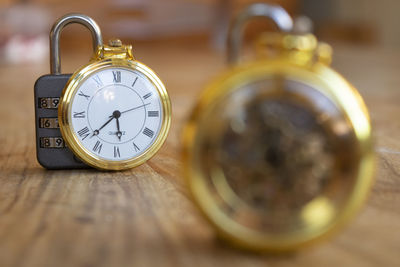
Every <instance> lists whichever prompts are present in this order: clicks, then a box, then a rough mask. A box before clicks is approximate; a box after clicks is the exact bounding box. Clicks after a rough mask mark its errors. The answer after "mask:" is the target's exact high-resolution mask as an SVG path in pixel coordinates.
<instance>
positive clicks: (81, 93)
mask: <svg viewBox="0 0 400 267" xmlns="http://www.w3.org/2000/svg"><path fill="white" fill-rule="evenodd" d="M78 95H80V96H83V97H84V98H86V99H87V100H89V98H90V96H88V95H85V94H84V93H83V92H82V91H79V94H78Z"/></svg>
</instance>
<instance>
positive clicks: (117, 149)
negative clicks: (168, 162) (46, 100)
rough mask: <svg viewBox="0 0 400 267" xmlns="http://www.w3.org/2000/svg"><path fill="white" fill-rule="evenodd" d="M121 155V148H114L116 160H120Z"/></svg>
mask: <svg viewBox="0 0 400 267" xmlns="http://www.w3.org/2000/svg"><path fill="white" fill-rule="evenodd" d="M120 157H121V154H120V153H119V147H117V146H114V158H120Z"/></svg>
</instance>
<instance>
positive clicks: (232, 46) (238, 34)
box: [227, 3, 293, 64]
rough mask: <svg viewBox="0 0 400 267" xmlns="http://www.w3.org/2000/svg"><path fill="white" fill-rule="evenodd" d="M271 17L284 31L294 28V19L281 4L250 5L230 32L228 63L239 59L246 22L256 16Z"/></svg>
mask: <svg viewBox="0 0 400 267" xmlns="http://www.w3.org/2000/svg"><path fill="white" fill-rule="evenodd" d="M260 17H261V18H268V19H271V20H272V21H273V22H275V24H276V25H277V26H278V28H279V30H281V31H283V32H291V31H292V30H293V20H292V18H291V17H290V15H289V14H288V13H287V12H286V10H285V9H283V8H282V7H280V6H277V5H270V4H266V3H256V4H252V5H249V6H248V7H247V8H246V9H245V10H243V11H242V12H241V13H240V14H239V15H238V16H237V17H236V18H235V20H234V21H233V23H232V25H231V28H230V31H229V34H228V44H227V45H228V63H229V64H235V63H237V62H238V61H239V53H240V50H241V46H242V41H243V40H242V38H243V31H244V26H245V24H246V22H248V21H249V20H251V19H254V18H260Z"/></svg>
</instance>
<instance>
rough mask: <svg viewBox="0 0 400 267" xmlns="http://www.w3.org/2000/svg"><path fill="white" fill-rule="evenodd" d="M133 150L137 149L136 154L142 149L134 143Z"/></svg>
mask: <svg viewBox="0 0 400 267" xmlns="http://www.w3.org/2000/svg"><path fill="white" fill-rule="evenodd" d="M133 148H134V149H135V152H138V151H140V148H139V147H138V146H137V145H136V144H135V142H133Z"/></svg>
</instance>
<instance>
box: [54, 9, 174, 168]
mask: <svg viewBox="0 0 400 267" xmlns="http://www.w3.org/2000/svg"><path fill="white" fill-rule="evenodd" d="M82 18H83V19H86V21H87V20H88V18H87V17H86V16H83V17H82V15H69V16H67V17H65V18H63V19H61V20H60V23H58V24H57V25H58V27H59V28H57V33H58V35H59V32H60V31H61V29H62V27H63V26H64V25H67V24H68V22H69V21H70V22H74V21H76V20H77V19H79V20H80V21H78V22H79V23H82ZM90 22H91V26H92V28H93V27H95V28H98V26H97V24H95V22H94V21H92V20H90ZM93 25H95V26H93ZM92 33H93V32H92ZM58 35H57V38H56V41H57V42H58ZM57 55H58V52H57ZM58 57H59V56H58ZM56 63H57V64H58V65H57V66H59V61H56ZM58 121H59V124H60V131H61V134H62V136H63V138H64V140H65V143H66V145H67V147H68V148H69V149H70V150H71V151H72V152H73V153H74V154H75V155H76V156H77V157H78V158H79V159H81V160H82V161H83V162H84V163H86V164H88V165H90V166H92V167H95V168H99V169H105V170H122V169H128V168H132V167H135V166H138V165H140V164H142V163H143V162H145V161H146V160H148V159H150V158H151V157H152V156H153V155H154V154H155V153H156V152H157V151H158V150H159V148H160V147H161V145H162V144H163V143H164V141H165V139H166V137H167V134H168V131H169V127H170V123H171V104H170V100H169V97H168V93H167V91H166V89H165V86H164V85H163V83H162V81H161V80H160V79H159V78H158V76H157V75H156V74H155V73H154V72H153V71H152V70H151V69H150V68H149V67H147V66H146V65H144V64H143V63H141V62H139V61H137V60H136V59H135V58H134V56H133V54H132V46H131V45H123V44H122V43H121V41H120V40H118V39H114V40H111V41H110V42H109V45H103V44H100V45H97V47H95V52H94V55H93V57H92V59H91V61H90V62H89V63H88V64H87V65H85V66H83V67H81V68H80V69H78V70H77V71H75V73H73V74H72V76H71V78H70V79H69V80H68V82H67V84H66V85H65V88H64V90H63V92H62V94H61V98H60V104H59V108H58Z"/></svg>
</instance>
